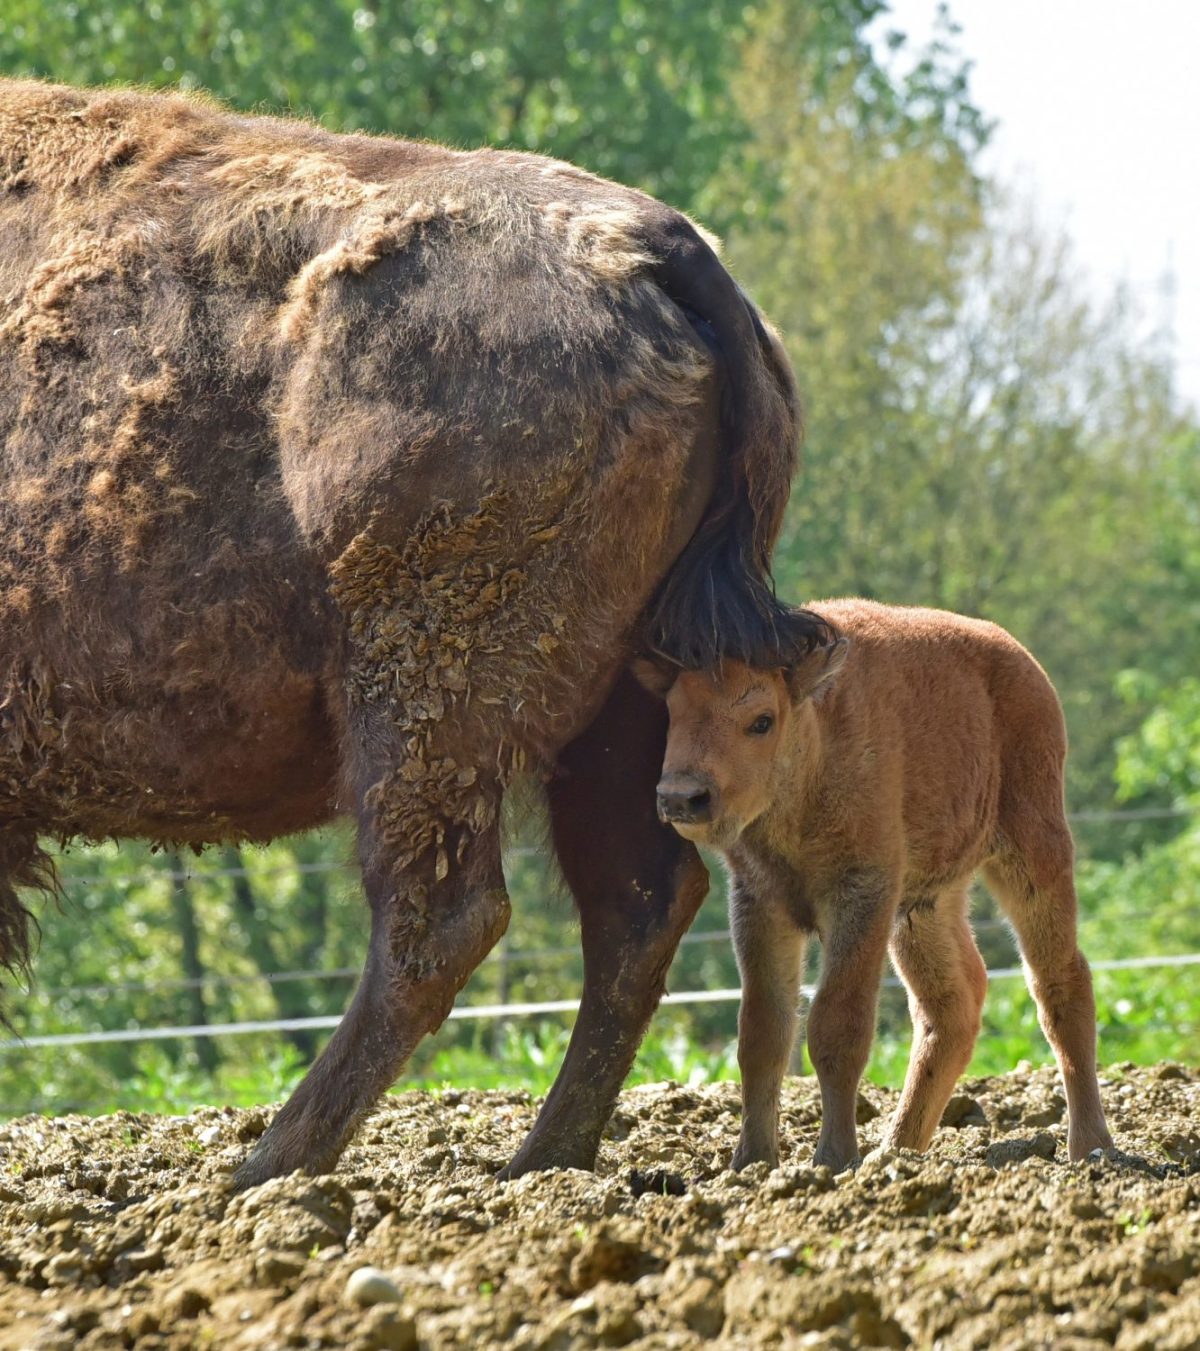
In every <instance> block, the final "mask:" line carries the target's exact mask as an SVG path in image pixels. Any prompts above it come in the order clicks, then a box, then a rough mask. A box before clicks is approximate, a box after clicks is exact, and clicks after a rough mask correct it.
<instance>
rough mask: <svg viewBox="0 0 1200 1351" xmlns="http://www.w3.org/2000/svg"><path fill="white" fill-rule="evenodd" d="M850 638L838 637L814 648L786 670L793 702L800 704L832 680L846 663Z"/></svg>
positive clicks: (785, 673)
mask: <svg viewBox="0 0 1200 1351" xmlns="http://www.w3.org/2000/svg"><path fill="white" fill-rule="evenodd" d="M849 655H850V639H849V638H842V637H837V638H835V639H834V640H833V641H832V642H830V643H826V644H825V645H824V646H823V647H817V648H814V649H813V650H812V651H811V652H810V653H809V654H808V655H807V656H806V657H801V659H800V660H799V661H798V662H796V664H795V665H794V666H789V667H788V669H787V670H786V671H785V672H784V675H785V677H786V679H787V685H788V691H789V693H790V694H791V696H792V702H793V703H794V704H799V703H801V702H803V700H805V699H808V698H809V697H810V696H811V695H814V694H816V692H817V691H818V690H820V689H822V688H824V687H825V686H826V685H828V684H830V682H831V681H833V680H834V679H836V677H837V673H838V672H839V671H840V670H841V669H842V667H843V666H845V664H846V658H847V657H848V656H849Z"/></svg>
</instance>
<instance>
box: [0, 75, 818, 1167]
mask: <svg viewBox="0 0 1200 1351" xmlns="http://www.w3.org/2000/svg"><path fill="white" fill-rule="evenodd" d="M0 297H2V300H0V305H2V313H0V436H2V441H3V447H4V448H3V458H2V459H0V522H2V525H0V681H2V682H3V685H2V690H0V959H2V960H3V961H4V962H5V963H6V964H7V965H8V966H10V967H14V966H20V965H21V964H22V963H23V962H24V961H25V960H26V959H27V957H28V951H29V939H28V928H29V916H28V914H27V912H26V910H25V909H24V907H23V905H22V904H21V902H20V901H19V900H18V896H17V890H16V889H17V888H19V887H22V886H38V885H41V886H46V885H48V884H51V883H52V875H51V868H50V864H49V862H48V860H47V857H46V855H45V854H44V853H43V852H42V851H41V849H40V847H39V839H40V838H42V837H47V836H49V837H56V838H60V839H66V838H68V837H74V836H82V837H88V838H94V839H95V838H102V837H106V836H112V837H134V836H136V837H143V838H148V839H151V840H159V841H171V842H175V843H181V844H184V843H185V844H189V845H195V846H200V845H203V844H206V843H209V842H213V841H218V840H233V839H244V840H269V839H272V838H273V837H275V836H278V835H282V834H286V833H288V832H292V831H298V830H303V829H306V828H308V827H310V826H316V825H319V824H320V823H322V822H325V821H328V820H330V819H331V818H332V817H334V816H335V815H338V814H340V813H352V814H353V815H354V816H355V818H356V820H357V823H358V838H359V850H360V855H361V863H362V870H363V880H364V885H365V888H366V892H367V896H368V898H369V900H370V904H371V910H372V931H371V941H370V948H369V952H368V955H367V959H366V965H365V969H364V973H363V977H362V980H361V982H360V984H359V987H358V990H357V992H356V993H355V996H354V999H353V1002H352V1003H351V1005H350V1008H349V1011H348V1013H347V1016H346V1018H345V1019H344V1020H343V1022H342V1024H341V1026H340V1027H339V1028H338V1030H337V1032H336V1033H335V1034H334V1036H333V1038H332V1040H331V1041H330V1043H329V1045H328V1047H327V1048H326V1050H325V1051H324V1053H323V1054H322V1055H321V1056H320V1058H319V1059H318V1060H317V1061H316V1063H315V1064H314V1065H313V1067H312V1069H311V1070H310V1072H309V1074H308V1076H307V1077H306V1079H305V1080H304V1082H303V1083H302V1084H301V1085H300V1087H299V1088H298V1089H297V1090H296V1092H295V1094H294V1095H293V1096H292V1098H291V1101H290V1102H289V1103H288V1104H287V1105H286V1106H285V1107H284V1108H283V1110H282V1111H281V1112H280V1113H279V1115H278V1116H277V1118H276V1119H275V1121H274V1123H273V1124H272V1126H271V1128H270V1129H269V1130H268V1131H267V1133H266V1135H265V1136H264V1137H263V1139H262V1141H261V1142H260V1144H259V1145H258V1147H257V1148H256V1149H255V1151H254V1152H253V1154H252V1155H251V1156H250V1158H249V1159H248V1160H247V1161H246V1163H245V1164H244V1165H243V1167H242V1169H241V1171H240V1173H239V1174H238V1181H239V1183H240V1184H241V1185H243V1186H245V1185H251V1184H253V1183H256V1182H259V1181H262V1180H263V1179H265V1178H268V1177H271V1176H273V1175H275V1174H279V1173H284V1172H287V1171H290V1170H292V1169H294V1168H297V1167H305V1168H308V1169H311V1170H326V1169H328V1168H330V1167H331V1166H332V1165H333V1164H334V1163H335V1161H336V1160H337V1158H338V1155H339V1153H340V1151H341V1149H342V1147H343V1145H344V1144H345V1142H346V1140H347V1138H348V1137H349V1135H350V1133H351V1132H352V1130H353V1129H354V1126H355V1124H356V1122H357V1121H358V1120H359V1118H360V1117H361V1115H362V1113H363V1112H364V1111H365V1110H366V1109H367V1108H368V1107H369V1106H370V1105H371V1104H372V1103H373V1102H374V1100H375V1099H376V1097H377V1096H378V1095H379V1093H381V1092H382V1091H383V1090H384V1089H385V1088H386V1087H387V1085H388V1084H389V1083H390V1082H391V1081H392V1080H393V1078H394V1077H395V1076H396V1074H397V1073H398V1072H399V1070H400V1067H401V1066H402V1065H403V1063H404V1061H405V1059H406V1058H407V1057H408V1055H409V1054H410V1052H411V1051H412V1049H413V1047H414V1045H415V1044H416V1042H417V1041H418V1040H419V1039H420V1038H421V1037H422V1036H423V1035H424V1034H426V1033H427V1032H429V1031H431V1030H433V1029H435V1028H436V1027H437V1026H438V1025H439V1024H440V1023H441V1022H442V1020H443V1019H444V1018H445V1016H446V1014H447V1012H448V1011H449V1009H450V1006H451V1003H452V1001H453V999H454V996H455V994H456V993H457V991H458V990H459V989H461V987H462V985H463V984H464V982H465V981H466V980H467V978H468V976H469V975H470V973H471V971H472V970H473V969H474V967H475V966H476V965H477V964H478V962H479V961H480V960H481V959H482V958H483V956H484V955H485V954H486V953H487V951H488V950H489V949H490V948H491V946H492V945H493V944H494V943H495V941H496V939H497V938H498V937H499V935H500V934H501V933H502V932H503V931H504V928H505V926H506V924H507V921H508V914H509V907H508V901H507V897H506V895H505V891H504V882H503V877H502V873H501V868H500V842H499V833H498V825H497V812H498V805H499V802H500V799H501V796H502V793H503V791H504V789H505V786H506V785H507V784H508V783H509V782H510V780H511V779H512V778H513V776H514V775H515V774H517V773H519V772H520V771H522V770H523V769H529V770H531V771H534V772H538V773H541V774H542V775H543V776H544V777H545V778H546V779H547V780H548V783H549V788H548V795H549V812H550V818H551V825H552V834H553V840H554V845H555V849H556V852H557V855H558V858H559V860H560V862H561V865H562V868H563V871H564V873H565V875H566V878H567V880H568V883H569V884H570V887H571V889H572V891H573V893H574V895H575V898H576V901H577V903H578V906H579V909H580V914H581V918H582V935H583V948H584V957H585V968H586V987H585V993H584V1000H583V1008H582V1011H581V1013H580V1017H579V1019H578V1022H577V1025H576V1028H575V1033H574V1036H573V1037H572V1040H571V1044H570V1048H569V1050H568V1053H567V1057H566V1061H565V1063H564V1066H563V1070H562V1072H561V1074H560V1077H559V1080H558V1083H557V1084H556V1085H555V1088H554V1090H553V1092H552V1093H551V1095H550V1097H549V1099H548V1101H547V1103H546V1106H545V1108H544V1110H543V1112H542V1114H541V1116H540V1118H539V1120H538V1122H537V1124H536V1126H535V1128H534V1131H533V1133H532V1134H531V1135H530V1137H529V1139H528V1140H527V1141H526V1143H525V1145H524V1146H523V1148H522V1149H521V1151H520V1153H519V1154H518V1156H517V1158H516V1160H515V1161H514V1162H513V1164H512V1166H511V1168H512V1171H513V1172H519V1171H524V1170H526V1169H530V1168H536V1167H544V1166H547V1165H554V1164H572V1165H576V1166H585V1167H586V1166H591V1164H592V1162H593V1161H594V1157H595V1151H596V1147H597V1143H598V1140H599V1136H600V1132H601V1130H602V1129H603V1126H604V1123H605V1120H606V1118H607V1115H608V1113H609V1110H610V1108H611V1105H612V1102H613V1100H614V1098H615V1096H616V1093H617V1091H618V1089H619V1087H620V1083H621V1081H622V1079H623V1078H624V1075H625V1073H626V1071H627V1069H628V1067H629V1064H630V1062H631V1060H632V1057H633V1054H634V1051H635V1049H636V1045H637V1042H638V1039H639V1038H640V1036H641V1033H642V1031H643V1030H644V1028H645V1025H646V1023H647V1021H648V1019H649V1017H650V1015H651V1013H652V1011H653V1009H654V1006H655V1005H656V1003H657V1000H658V998H659V996H660V994H661V990H662V985H663V978H664V972H665V970H666V967H667V964H668V963H669V961H670V958H671V955H672V953H673V951H674V948H675V946H676V942H677V940H678V938H679V935H680V934H681V933H682V931H683V930H684V928H685V927H686V925H687V924H688V923H689V921H690V920H691V918H692V916H693V914H694V912H695V909H696V907H697V905H698V904H699V901H700V899H701V897H702V896H703V894H704V890H705V885H706V881H707V878H706V874H705V872H704V869H703V867H702V865H701V864H700V862H699V860H698V857H697V855H696V854H695V852H694V851H693V849H692V847H691V846H690V845H689V844H687V843H685V842H684V841H683V840H681V839H680V838H679V837H678V836H677V835H676V833H675V832H674V831H672V830H670V829H669V828H666V827H663V826H661V825H660V824H659V823H658V822H657V820H656V817H655V809H654V787H655V782H656V780H657V777H658V769H659V765H660V764H661V761H662V753H663V745H664V740H665V714H664V713H663V711H662V709H661V706H660V705H658V704H657V703H656V702H655V701H654V700H653V699H652V698H651V697H650V696H648V695H646V694H644V693H642V692H641V691H640V689H639V688H638V687H637V686H636V684H635V683H634V682H633V681H632V680H631V679H629V678H628V677H625V676H619V675H618V672H620V671H621V670H622V668H623V667H624V665H625V663H626V660H627V658H628V657H629V655H630V652H631V650H632V649H633V647H634V646H635V645H636V644H639V643H641V644H643V645H648V646H651V647H653V648H655V649H656V650H658V651H659V652H660V653H663V654H665V655H666V656H667V657H669V658H671V659H674V660H675V661H677V662H679V663H681V664H683V665H688V666H702V665H709V664H711V663H712V662H713V661H715V660H716V659H718V658H719V657H720V656H721V655H722V654H726V653H727V654H730V655H733V656H737V657H739V658H742V659H744V660H747V661H751V662H756V661H760V662H767V661H772V660H774V661H778V660H779V659H780V657H779V655H778V654H779V653H780V652H782V653H783V659H784V660H786V659H787V654H788V652H789V651H792V652H795V651H797V650H800V649H804V648H806V647H807V645H808V644H809V642H810V640H811V638H812V636H813V633H814V629H813V628H812V627H811V625H810V623H809V621H808V620H807V618H806V617H804V616H801V617H800V618H799V619H796V618H792V617H790V616H789V615H788V614H787V613H786V612H785V611H784V610H783V609H782V608H781V607H779V606H777V605H776V603H775V601H774V598H773V596H772V594H771V591H770V589H769V586H768V585H767V576H768V574H767V560H768V554H769V550H770V547H771V544H772V542H773V539H774V534H775V531H776V529H777V527H778V523H779V517H780V513H781V511H782V508H783V505H784V502H785V499H786V496H787V491H788V483H789V478H790V475H791V471H792V468H793V460H794V452H795V443H796V440H797V430H798V429H797V417H796V411H795V401H794V396H793V391H792V386H791V382H790V377H789V374H788V371H787V367H786V362H785V360H784V359H783V358H782V356H781V355H780V351H779V348H778V345H777V343H776V342H775V341H774V340H773V338H772V337H771V336H770V335H769V334H768V333H767V331H766V330H765V329H764V327H763V325H762V323H761V321H760V320H759V319H758V317H757V316H756V314H755V313H754V311H753V310H752V308H751V307H750V306H749V305H748V304H747V303H746V302H745V301H744V299H743V298H742V297H741V295H740V293H739V292H738V290H737V288H736V287H735V285H734V284H733V282H732V281H731V280H730V278H729V276H728V275H727V274H726V273H725V272H724V270H723V269H722V268H721V266H720V264H719V263H718V262H717V260H716V258H715V256H714V254H713V252H712V250H711V248H710V247H709V245H708V244H707V243H706V242H705V241H704V240H703V238H702V237H701V236H700V235H699V234H698V233H697V232H696V230H695V229H694V228H693V227H692V225H691V224H690V223H689V222H688V221H687V220H686V219H685V218H684V217H683V216H681V215H679V214H678V213H676V212H673V211H671V210H669V209H667V208H666V207H663V206H661V205H659V204H658V203H656V202H654V201H653V200H651V199H649V198H647V197H645V196H643V195H641V194H639V193H637V192H634V191H631V190H628V189H625V188H622V187H618V186H615V185H614V184H611V183H607V182H604V181H603V180H601V179H598V178H595V177H592V176H591V175H588V174H585V173H582V172H580V171H578V170H576V169H573V168H571V167H569V166H568V165H565V164H561V163H556V162H554V161H551V160H546V159H540V158H537V157H534V156H527V155H517V154H508V153H502V152H493V151H474V152H471V153H458V152H454V151H450V150H446V149H442V148H439V147H436V146H431V145H420V144H412V143H409V142H404V141H396V140H388V139H379V138H374V137H369V136H337V135H332V134H329V133H327V132H325V131H323V130H321V129H320V128H318V127H315V126H311V125H308V124H304V123H298V122H287V121H274V120H267V119H264V118H254V117H240V116H235V115H233V114H231V113H229V112H227V111H225V110H223V109H221V108H220V107H218V106H216V105H214V104H212V103H210V102H207V101H202V100H199V99H193V98H184V97H179V96H175V95H167V96H161V95H147V94H143V93H137V92H130V91H103V92H86V91H85V92H79V91H74V90H68V89H63V88H58V87H53V86H49V85H43V84H38V83H3V84H0Z"/></svg>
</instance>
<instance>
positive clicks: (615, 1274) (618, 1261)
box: [571, 1232, 646, 1291]
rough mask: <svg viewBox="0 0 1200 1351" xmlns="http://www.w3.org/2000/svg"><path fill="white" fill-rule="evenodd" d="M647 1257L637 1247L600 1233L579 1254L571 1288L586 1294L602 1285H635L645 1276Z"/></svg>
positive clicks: (576, 1257) (573, 1268)
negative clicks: (625, 1283) (641, 1276)
mask: <svg viewBox="0 0 1200 1351" xmlns="http://www.w3.org/2000/svg"><path fill="white" fill-rule="evenodd" d="M645 1261H646V1254H645V1253H644V1252H643V1251H642V1250H641V1248H640V1247H638V1245H637V1244H636V1243H629V1242H626V1241H625V1240H624V1239H620V1238H614V1237H613V1236H612V1235H611V1234H607V1233H603V1232H601V1233H597V1234H593V1235H592V1237H591V1238H589V1239H588V1240H587V1242H586V1243H585V1244H584V1245H583V1247H582V1248H580V1250H579V1251H578V1252H577V1253H576V1254H575V1258H574V1260H573V1261H572V1263H571V1288H572V1289H573V1290H579V1291H586V1290H590V1289H591V1288H592V1286H594V1285H598V1284H599V1283H600V1282H601V1281H613V1282H616V1281H632V1280H634V1279H636V1278H637V1277H638V1276H639V1275H641V1274H642V1272H643V1269H644V1266H645Z"/></svg>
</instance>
